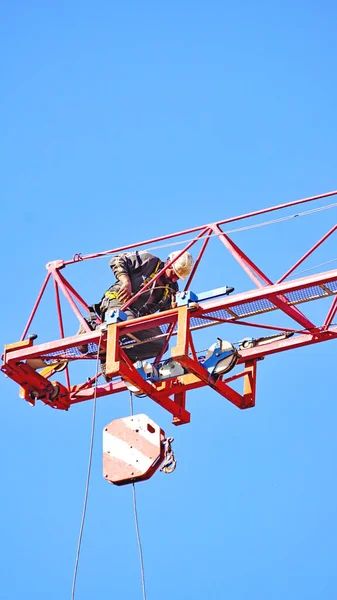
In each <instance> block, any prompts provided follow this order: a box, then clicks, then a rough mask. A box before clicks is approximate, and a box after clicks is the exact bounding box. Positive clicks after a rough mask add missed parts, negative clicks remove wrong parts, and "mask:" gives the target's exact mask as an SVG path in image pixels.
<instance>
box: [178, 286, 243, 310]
mask: <svg viewBox="0 0 337 600" xmlns="http://www.w3.org/2000/svg"><path fill="white" fill-rule="evenodd" d="M232 292H234V288H233V287H229V286H227V285H225V286H224V287H220V288H215V289H214V290H209V291H208V292H200V293H199V294H195V293H194V292H191V291H190V290H186V291H185V292H178V293H177V296H176V300H177V306H186V304H189V303H190V302H201V301H202V300H211V298H217V297H218V296H228V295H229V294H231V293H232Z"/></svg>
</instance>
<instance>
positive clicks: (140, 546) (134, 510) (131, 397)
mask: <svg viewBox="0 0 337 600" xmlns="http://www.w3.org/2000/svg"><path fill="white" fill-rule="evenodd" d="M130 414H131V415H133V396H132V392H130ZM132 496H133V512H134V516H135V525H136V535H137V543H138V549H139V560H140V571H141V575H142V590H143V600H146V588H145V571H144V561H143V549H142V544H141V541H140V533H139V523H138V511H137V498H136V486H135V484H134V483H133V484H132Z"/></svg>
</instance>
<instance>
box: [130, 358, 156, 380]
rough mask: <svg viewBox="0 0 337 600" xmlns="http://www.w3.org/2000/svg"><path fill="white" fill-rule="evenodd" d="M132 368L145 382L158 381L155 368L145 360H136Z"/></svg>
mask: <svg viewBox="0 0 337 600" xmlns="http://www.w3.org/2000/svg"><path fill="white" fill-rule="evenodd" d="M133 366H134V367H135V369H136V370H137V371H138V373H139V375H141V376H142V377H143V379H145V380H146V381H159V376H158V371H157V369H156V367H155V366H154V365H152V364H151V363H149V362H148V361H147V360H137V361H136V362H135V363H134V364H133Z"/></svg>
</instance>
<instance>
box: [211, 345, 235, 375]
mask: <svg viewBox="0 0 337 600" xmlns="http://www.w3.org/2000/svg"><path fill="white" fill-rule="evenodd" d="M238 358H239V355H238V352H237V350H236V349H235V348H234V346H233V345H232V344H231V343H230V342H226V341H225V340H221V339H220V338H218V340H217V342H215V343H214V344H213V345H212V346H211V347H210V348H209V349H208V351H207V354H206V358H205V360H204V361H203V362H202V366H203V367H204V368H205V369H206V370H207V371H208V372H209V374H210V375H212V376H214V375H217V376H220V375H224V373H228V371H231V370H232V369H233V368H234V367H235V365H236V363H237V360H238Z"/></svg>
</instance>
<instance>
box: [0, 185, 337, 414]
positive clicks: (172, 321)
mask: <svg viewBox="0 0 337 600" xmlns="http://www.w3.org/2000/svg"><path fill="white" fill-rule="evenodd" d="M336 194H337V191H334V192H329V193H326V194H321V195H319V196H313V197H310V198H304V199H301V200H296V201H294V202H289V203H286V204H282V205H278V206H272V207H269V208H265V209H261V210H259V211H255V212H252V213H247V214H244V215H240V216H237V217H231V218H229V219H225V220H223V221H219V222H216V223H211V224H208V225H204V226H201V227H195V228H192V229H188V230H185V231H180V232H178V233H175V234H170V235H165V236H161V237H157V238H154V239H152V240H146V241H144V242H139V243H136V244H132V245H128V246H123V247H120V248H115V249H112V250H108V251H105V252H100V253H96V254H90V255H86V256H81V255H75V256H74V258H73V259H72V260H68V261H61V260H58V261H54V262H50V263H48V264H47V275H46V278H45V281H44V283H43V286H42V288H41V290H40V293H39V295H38V298H37V300H36V303H35V305H34V307H33V310H32V312H31V315H30V317H29V319H28V322H27V324H26V327H25V329H24V331H23V334H22V337H21V340H20V341H19V342H15V343H12V344H7V345H6V346H5V350H4V354H3V365H2V367H1V369H2V371H3V372H4V373H5V374H6V375H7V376H8V377H10V378H11V379H13V380H14V381H15V382H17V383H18V384H19V385H20V386H21V396H22V397H24V398H25V399H26V400H27V401H28V402H30V403H31V404H35V401H36V400H37V399H40V400H42V402H44V403H45V404H48V405H50V406H52V407H53V408H58V409H65V410H68V409H69V407H70V406H72V405H73V404H76V403H78V402H83V401H84V400H89V399H92V398H93V397H94V394H96V396H97V397H101V396H106V395H108V394H114V393H118V392H121V391H124V390H126V385H125V383H124V382H125V381H128V382H130V383H132V384H133V385H135V386H136V387H137V388H138V389H139V390H140V391H141V392H143V393H144V394H146V395H147V396H149V397H150V398H152V399H153V400H154V401H155V402H157V403H158V404H159V405H160V406H162V407H163V408H164V409H166V410H168V411H169V412H170V413H171V414H172V415H173V422H174V423H175V424H176V425H179V424H183V423H188V422H189V420H190V413H189V412H188V411H187V409H186V394H187V392H188V391H189V390H192V389H195V388H199V387H202V386H209V387H211V388H213V389H214V390H215V391H216V392H218V393H219V394H220V395H222V396H223V397H225V398H226V399H227V400H229V401H230V402H232V403H233V404H235V405H236V406H238V407H239V408H241V409H242V408H249V407H252V406H254V404H255V393H256V375H257V364H258V362H259V360H261V359H262V358H264V357H267V356H268V355H270V354H274V353H277V352H284V351H285V350H290V349H295V348H300V347H302V346H307V345H310V344H317V343H319V342H323V341H327V340H331V339H335V338H336V337H337V327H336V326H334V325H333V319H334V316H335V314H336V312H337V269H333V270H330V271H326V272H323V273H318V274H314V275H310V276H306V277H301V278H298V279H291V280H289V279H288V277H289V276H290V275H291V274H292V273H294V271H295V270H296V269H297V268H298V267H299V265H301V264H302V263H303V262H304V261H305V260H306V259H307V258H308V257H309V256H312V255H313V253H314V252H315V251H316V250H317V249H318V248H319V247H321V246H322V245H323V243H324V242H325V241H326V240H327V239H328V238H330V236H332V235H333V233H334V232H335V231H336V229H337V224H335V225H333V226H332V227H331V228H330V229H329V231H328V232H327V233H326V234H325V235H324V236H323V237H321V238H320V239H319V240H318V241H317V242H316V243H315V244H314V245H313V246H312V247H311V248H309V249H308V250H307V252H306V253H305V254H304V255H303V256H301V257H300V258H299V259H298V260H297V261H296V262H295V263H294V264H293V265H292V266H291V267H290V268H289V269H288V270H287V271H286V273H284V275H283V276H282V277H281V278H279V279H278V281H275V282H273V281H271V280H270V279H269V278H268V277H267V275H266V274H265V273H264V272H263V271H262V270H261V269H260V268H259V267H258V266H257V265H256V264H255V263H254V262H253V261H252V260H251V259H250V258H249V257H248V256H247V255H246V254H245V253H244V252H243V251H242V249H240V248H239V247H238V246H237V245H236V244H235V243H234V242H233V240H232V239H231V238H230V237H229V235H228V234H227V233H225V232H224V231H223V226H224V225H228V224H229V223H233V222H237V221H240V220H243V219H248V218H251V217H256V216H258V215H263V214H266V213H270V212H273V211H278V210H282V209H285V208H289V207H292V206H298V205H302V204H305V203H309V202H312V201H315V200H319V199H322V198H327V197H329V196H334V195H336ZM186 235H189V236H192V238H191V239H190V240H189V241H188V242H187V243H184V245H183V247H182V248H181V253H182V252H184V251H185V250H190V249H192V250H193V248H195V247H196V246H195V245H196V244H197V243H200V244H201V248H200V250H199V252H198V254H197V257H196V261H195V265H194V268H193V270H192V272H191V275H190V277H189V279H188V281H187V283H186V286H185V290H190V289H193V279H194V276H195V274H196V272H197V269H198V268H199V265H200V262H201V260H202V259H203V257H204V254H205V253H206V250H207V246H208V243H209V241H210V238H211V237H214V236H216V237H217V238H218V240H219V241H220V242H221V243H222V245H223V246H224V247H225V249H226V250H227V251H228V252H229V253H230V254H231V255H232V257H233V258H234V259H235V260H236V261H237V263H238V264H239V265H240V267H241V268H242V269H243V270H244V271H245V273H246V274H247V275H248V276H249V277H250V279H251V280H252V282H253V284H254V286H255V287H254V288H253V289H251V290H249V291H247V292H243V293H237V294H235V295H234V294H232V295H230V296H218V295H217V294H216V293H215V294H214V296H213V298H212V297H211V296H212V295H209V299H205V300H201V301H200V302H198V303H190V304H189V303H186V304H185V305H183V306H179V307H177V308H174V309H171V310H168V311H165V312H161V313H156V314H153V315H149V316H144V317H140V318H138V319H134V320H128V321H122V322H119V323H112V324H110V325H107V326H106V327H101V328H98V329H96V330H95V331H91V330H90V327H89V326H88V323H87V322H86V321H85V316H86V315H87V314H88V313H89V306H88V304H87V302H86V301H85V300H84V299H83V298H82V296H81V295H80V294H79V293H78V292H77V291H76V290H75V288H74V287H73V286H72V285H71V283H70V282H69V281H68V280H67V279H66V277H65V276H64V274H63V271H64V269H65V267H67V266H68V265H71V264H75V263H79V262H81V261H86V260H91V259H94V258H97V257H101V256H108V255H110V254H113V253H118V252H125V251H128V250H131V249H132V250H134V249H137V248H141V247H144V246H148V245H150V244H153V243H157V242H162V241H165V240H172V239H175V240H177V239H179V238H181V237H183V236H186ZM160 275H161V271H159V272H158V273H157V275H156V276H155V279H157V278H159V277H160ZM152 281H153V280H152ZM50 282H53V285H54V291H55V299H56V307H57V316H58V322H59V331H60V338H59V339H57V340H54V341H51V342H48V343H43V344H34V339H33V336H29V335H28V332H29V330H30V327H31V325H32V322H33V319H34V316H35V314H36V312H37V310H38V308H39V304H40V301H41V298H42V296H43V295H44V293H45V290H46V287H47V285H48V283H50ZM150 283H151V282H149V283H148V284H147V285H150ZM146 287H147V286H145V287H144V288H143V290H142V292H143V291H144V290H145V289H146ZM60 292H61V293H63V295H64V297H65V299H66V300H67V301H68V303H69V305H70V307H71V308H72V310H73V312H74V314H75V315H76V317H77V319H78V322H79V323H80V324H81V325H82V326H83V328H84V330H85V331H86V333H85V334H83V335H80V336H79V335H75V336H74V335H73V336H70V337H69V336H68V337H67V336H65V334H64V324H63V313H62V308H61V302H60ZM142 292H138V293H137V294H135V295H134V296H133V298H132V299H131V300H129V301H128V302H127V303H126V304H125V305H124V308H127V306H129V304H130V303H131V302H132V301H134V300H135V298H137V297H138V295H139V294H140V293H142ZM322 298H328V299H329V298H330V299H331V301H330V304H329V308H328V310H327V313H326V315H325V318H324V321H323V323H319V324H318V323H315V322H313V321H312V320H311V319H309V318H308V316H306V315H305V312H303V310H302V305H303V304H304V303H306V302H309V301H312V300H318V299H322ZM299 306H301V309H300V308H299ZM273 311H274V312H275V314H276V315H277V314H286V315H287V316H288V317H289V318H290V319H291V322H292V323H293V325H292V326H291V327H286V328H285V327H283V326H282V325H270V324H268V323H262V322H256V321H254V320H252V318H254V316H256V315H259V318H261V317H263V316H264V315H269V314H270V313H272V312H273ZM219 323H236V324H238V325H247V326H248V325H249V326H253V327H256V328H259V329H260V330H262V331H265V330H269V332H270V331H272V332H273V335H271V336H269V337H266V338H263V340H264V341H263V343H261V344H251V345H250V346H249V345H248V346H247V347H244V346H243V347H241V348H240V350H239V359H238V364H239V365H241V370H240V371H239V372H237V373H235V374H234V375H231V376H228V377H226V376H223V377H220V378H214V377H210V375H209V373H208V372H207V371H206V370H205V368H204V367H203V366H202V363H201V362H200V360H199V359H198V353H197V350H196V348H195V341H194V332H196V331H197V330H200V329H202V328H204V327H211V326H214V325H216V324H219ZM154 326H159V327H160V328H161V331H162V336H164V337H165V338H166V340H167V344H166V348H168V347H169V343H171V346H172V347H171V356H172V358H173V359H174V360H175V361H177V362H178V363H179V364H180V365H181V366H182V367H183V368H184V371H185V373H184V374H183V375H180V376H177V377H173V378H171V379H167V380H163V381H156V382H149V381H147V380H145V379H143V377H142V376H141V375H140V374H139V372H138V371H137V370H136V368H135V367H134V365H133V364H132V363H131V361H130V360H129V359H128V357H127V355H126V354H125V344H127V343H137V331H140V330H142V329H148V328H149V327H154ZM126 335H128V339H129V340H131V341H129V342H125V341H124V340H125V336H126ZM27 336H28V337H27ZM135 340H136V341H135ZM83 345H87V346H88V348H87V349H88V352H86V353H85V355H84V354H83V353H82V352H81V347H83ZM98 352H100V353H102V352H103V353H104V355H105V356H106V373H107V375H109V376H111V378H112V381H111V382H110V383H105V382H104V381H103V379H102V378H101V379H99V381H97V379H98V378H97V377H96V376H95V377H92V378H90V379H88V378H86V379H85V381H83V382H80V383H77V384H73V383H72V382H71V377H70V375H71V365H72V363H73V362H74V361H80V360H87V359H88V358H91V359H96V358H97V354H98ZM33 358H40V359H43V360H44V361H47V362H49V363H51V364H52V365H53V364H54V363H55V361H60V360H66V361H68V366H67V368H66V370H65V381H64V383H63V384H61V383H59V382H57V386H56V383H55V382H52V381H50V377H51V376H53V375H55V370H56V369H55V370H54V371H53V370H52V369H50V371H49V373H48V375H44V374H43V372H41V373H39V372H38V371H36V370H34V369H33V368H32V367H31V366H30V365H28V364H27V363H26V361H27V360H28V359H33ZM98 377H99V375H98ZM240 378H241V379H242V381H243V392H242V393H238V392H237V391H236V390H235V389H234V388H233V387H232V386H231V385H230V384H231V383H232V382H233V381H235V380H237V379H240ZM56 387H57V394H55V389H56Z"/></svg>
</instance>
